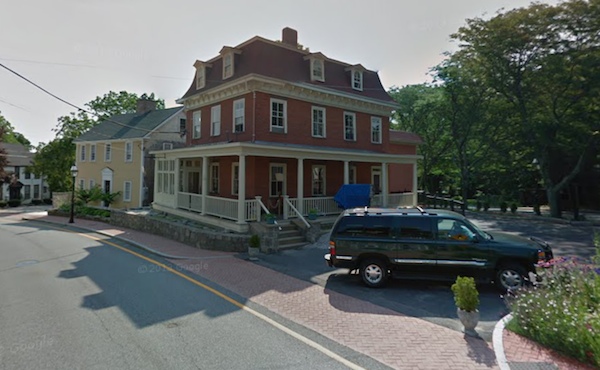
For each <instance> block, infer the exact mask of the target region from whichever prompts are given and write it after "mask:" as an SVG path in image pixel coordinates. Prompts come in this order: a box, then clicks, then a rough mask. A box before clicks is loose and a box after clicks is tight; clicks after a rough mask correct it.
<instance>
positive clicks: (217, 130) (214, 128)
mask: <svg viewBox="0 0 600 370" xmlns="http://www.w3.org/2000/svg"><path fill="white" fill-rule="evenodd" d="M219 135H221V105H220V104H219V105H214V106H212V107H211V108H210V136H219Z"/></svg>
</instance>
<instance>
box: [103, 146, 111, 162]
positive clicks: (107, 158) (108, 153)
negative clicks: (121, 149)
mask: <svg viewBox="0 0 600 370" xmlns="http://www.w3.org/2000/svg"><path fill="white" fill-rule="evenodd" d="M111 149H112V148H111V144H110V143H106V144H104V162H110V160H111V156H112V153H111Z"/></svg>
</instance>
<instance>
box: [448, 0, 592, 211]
mask: <svg viewBox="0 0 600 370" xmlns="http://www.w3.org/2000/svg"><path fill="white" fill-rule="evenodd" d="M598 19H600V3H599V2H598V1H585V0H572V1H568V2H564V3H561V4H559V5H557V6H550V5H545V4H537V3H534V4H532V5H530V6H529V7H527V8H519V9H515V10H511V11H508V12H504V13H498V14H497V15H496V16H495V17H493V18H492V19H490V20H483V19H480V18H475V19H471V20H468V21H467V26H465V27H462V28H460V29H459V31H458V32H457V33H456V34H454V35H452V37H453V39H455V40H457V41H459V42H460V51H459V53H461V55H462V57H463V58H468V59H470V60H472V61H474V62H475V63H478V64H479V66H480V67H481V68H480V71H481V78H483V79H484V80H485V81H486V84H488V85H489V86H490V88H492V89H494V90H495V91H496V92H497V93H498V94H499V95H501V96H502V97H503V98H504V99H506V101H507V102H508V103H509V104H511V106H512V107H513V109H514V112H516V114H517V117H518V131H517V137H519V138H522V139H523V140H524V142H525V143H526V145H527V146H528V147H529V148H531V153H532V154H533V155H534V158H535V159H536V160H537V162H538V164H539V171H540V176H541V178H542V183H543V186H544V188H545V190H546V194H547V197H548V202H549V205H550V210H551V214H552V216H553V217H560V216H561V210H560V203H559V194H560V192H561V191H562V190H564V189H565V188H566V187H567V186H568V184H569V183H570V181H572V179H573V178H574V177H575V176H577V174H578V173H579V172H580V171H581V169H582V168H583V164H584V163H585V162H586V160H587V159H588V157H589V156H590V154H591V153H593V152H594V150H595V149H596V148H597V146H598V143H599V138H600V135H599V134H598V132H599V131H600V127H599V126H600V118H599V111H600V107H599V104H598V99H599V96H600V92H599V88H598V85H599V78H600V77H599V76H598V73H597V70H596V68H597V67H596V66H597V65H599V64H600V38H599V37H598V35H599V34H600V22H598ZM534 158H531V160H533V159H534ZM556 158H561V160H562V161H563V166H561V167H559V168H558V167H557V166H555V165H554V164H555V160H556Z"/></svg>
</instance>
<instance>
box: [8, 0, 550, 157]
mask: <svg viewBox="0 0 600 370" xmlns="http://www.w3.org/2000/svg"><path fill="white" fill-rule="evenodd" d="M543 2H547V3H553V4H555V3H556V1H554V0H546V1H543ZM529 3H530V1H528V0H452V1H450V0H412V1H400V0H371V1H366V0H300V1H298V0H296V1H291V0H277V1H276V0H254V1H250V0H229V1H211V2H207V1H203V0H196V1H184V0H170V1H164V0H163V1H158V0H51V1H48V0H18V1H16V0H0V63H2V64H4V65H6V66H7V67H9V68H11V69H13V70H15V71H17V72H18V73H20V74H21V75H23V76H25V77H27V78H28V79H30V80H32V81H33V82H35V83H37V84H38V85H40V86H42V87H44V88H45V89H46V90H49V91H50V92H52V93H53V94H55V95H58V96H59V97H61V98H63V99H65V100H67V101H69V102H71V103H73V104H75V105H77V106H80V107H83V104H85V103H87V102H89V101H91V100H93V99H94V98H95V97H96V96H101V95H104V94H105V93H107V92H109V91H111V90H112V91H122V90H125V91H128V92H131V93H137V94H138V95H141V94H142V93H144V92H146V93H152V92H154V93H155V95H156V96H157V97H159V98H162V99H164V100H165V103H166V105H167V107H170V106H173V105H175V100H176V99H178V98H179V97H181V96H182V95H183V94H184V93H185V91H186V90H187V88H188V87H189V86H190V83H191V81H192V78H193V76H194V68H193V67H192V65H193V63H194V62H195V61H196V59H200V60H208V59H211V58H212V57H214V56H216V55H217V54H218V52H219V50H220V49H221V47H223V46H224V45H227V46H236V45H238V44H240V43H242V42H244V41H246V40H248V39H250V38H251V37H253V36H255V35H259V36H262V37H265V38H267V39H270V40H280V39H281V30H282V29H283V28H284V27H286V26H288V27H291V28H294V29H296V30H297V31H298V42H299V43H301V44H302V45H304V46H305V47H309V48H310V50H311V51H312V52H317V51H320V52H322V53H323V54H325V55H326V56H328V57H330V58H332V59H336V60H340V61H343V62H346V63H351V64H356V63H360V64H362V65H363V66H365V68H368V69H371V70H376V71H378V72H379V76H380V78H381V80H382V82H383V86H384V87H385V88H386V89H387V88H389V87H392V86H404V85H408V84H416V83H422V82H425V81H428V80H429V79H428V75H427V73H428V71H429V69H430V68H431V67H433V66H435V65H437V64H438V63H439V62H441V61H442V59H443V57H442V53H443V52H445V51H452V50H454V48H455V46H454V44H452V43H451V42H450V37H449V35H450V34H452V33H453V32H456V31H457V30H458V28H459V27H460V26H463V25H464V24H465V19H467V18H474V17H485V18H487V17H490V16H492V15H493V14H495V13H496V11H498V10H499V9H501V8H504V9H512V8H515V7H523V6H527V5H529ZM74 111H75V108H73V107H71V106H68V105H66V104H64V103H62V102H60V101H58V100H56V99H54V98H52V97H51V96H49V95H47V94H45V93H44V92H42V91H40V90H38V89H37V88H35V87H34V86H32V85H30V84H28V83H27V82H25V81H24V80H22V79H20V78H18V77H17V76H15V75H13V74H12V73H10V72H8V71H7V70H5V69H3V68H1V67H0V114H2V115H3V116H4V117H5V118H6V119H7V120H8V121H9V122H10V123H11V124H12V126H13V127H14V128H15V130H16V131H18V132H20V133H22V134H23V135H25V137H26V138H27V139H29V140H30V141H31V142H32V144H33V145H37V144H38V143H39V142H48V141H50V140H52V139H53V138H54V132H52V131H51V129H52V128H54V127H55V126H56V124H57V119H58V117H60V116H64V115H68V114H69V113H70V112H74Z"/></svg>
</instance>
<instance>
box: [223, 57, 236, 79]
mask: <svg viewBox="0 0 600 370" xmlns="http://www.w3.org/2000/svg"><path fill="white" fill-rule="evenodd" d="M226 60H229V61H230V63H228V64H225V61H226ZM234 64H235V63H234V53H233V51H228V52H226V53H224V54H223V79H224V80H226V79H228V78H230V77H232V76H233V74H234V73H235V72H234ZM227 66H229V67H231V68H230V69H229V71H227V70H226V67H227Z"/></svg>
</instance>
